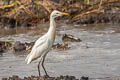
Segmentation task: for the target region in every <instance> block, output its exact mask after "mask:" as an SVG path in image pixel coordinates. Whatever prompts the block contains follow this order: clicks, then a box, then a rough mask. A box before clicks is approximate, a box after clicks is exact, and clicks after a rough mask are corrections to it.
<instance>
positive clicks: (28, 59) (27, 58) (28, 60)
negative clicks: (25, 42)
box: [25, 54, 31, 64]
mask: <svg viewBox="0 0 120 80" xmlns="http://www.w3.org/2000/svg"><path fill="white" fill-rule="evenodd" d="M25 62H26V63H27V64H30V62H31V57H30V54H28V56H27V57H26V59H25Z"/></svg>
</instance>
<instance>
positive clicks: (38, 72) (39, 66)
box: [38, 60, 41, 77]
mask: <svg viewBox="0 0 120 80" xmlns="http://www.w3.org/2000/svg"><path fill="white" fill-rule="evenodd" d="M40 62H41V60H40V61H39V63H38V73H39V77H40Z"/></svg>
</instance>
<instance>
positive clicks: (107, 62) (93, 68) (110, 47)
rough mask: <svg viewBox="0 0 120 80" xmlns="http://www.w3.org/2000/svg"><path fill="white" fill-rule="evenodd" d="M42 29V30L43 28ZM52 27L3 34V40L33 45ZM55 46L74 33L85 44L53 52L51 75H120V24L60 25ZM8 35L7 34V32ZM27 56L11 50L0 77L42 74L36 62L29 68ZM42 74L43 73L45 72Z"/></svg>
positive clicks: (47, 64) (0, 68) (2, 59)
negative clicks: (33, 42)
mask: <svg viewBox="0 0 120 80" xmlns="http://www.w3.org/2000/svg"><path fill="white" fill-rule="evenodd" d="M39 26H40V27H39ZM47 26H48V24H45V25H38V27H36V28H33V29H28V28H27V29H25V28H21V29H19V30H18V33H17V34H16V32H15V30H12V31H11V30H5V31H3V32H1V35H0V36H1V38H0V40H6V41H7V40H14V41H21V42H31V41H35V40H37V39H38V38H39V37H40V36H41V35H43V34H44V33H45V32H47V30H48V27H47ZM58 26H59V27H57V36H56V41H55V43H62V40H61V37H62V35H63V34H65V33H66V34H72V35H74V36H77V37H79V38H80V39H81V40H82V42H80V43H77V42H75V43H72V44H70V45H69V46H70V47H71V48H70V49H69V50H66V51H58V50H51V51H50V52H49V54H48V55H47V57H46V60H45V67H46V69H47V71H48V74H49V75H50V76H59V75H73V76H76V77H77V78H79V77H81V76H89V77H91V78H104V77H116V76H119V74H120V33H119V32H120V31H119V30H120V29H119V26H120V24H114V25H113V24H98V25H73V24H69V25H68V24H60V23H58ZM6 32H7V33H6ZM24 60H25V55H22V56H17V55H15V54H13V52H12V51H11V50H10V51H8V52H6V53H3V56H2V57H0V78H2V77H9V76H12V75H19V76H20V77H24V76H31V75H38V72H37V64H38V61H37V60H36V61H34V62H32V63H31V64H29V65H27V64H25V62H24ZM42 74H43V75H44V73H43V70H42Z"/></svg>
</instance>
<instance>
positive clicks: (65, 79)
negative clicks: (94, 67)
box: [2, 75, 88, 80]
mask: <svg viewBox="0 0 120 80" xmlns="http://www.w3.org/2000/svg"><path fill="white" fill-rule="evenodd" d="M2 80H79V79H76V78H75V77H74V76H60V77H47V76H40V77H38V76H31V77H24V79H21V78H19V76H16V75H14V76H12V77H9V78H3V79H2ZM80 80H88V79H83V78H81V79H80Z"/></svg>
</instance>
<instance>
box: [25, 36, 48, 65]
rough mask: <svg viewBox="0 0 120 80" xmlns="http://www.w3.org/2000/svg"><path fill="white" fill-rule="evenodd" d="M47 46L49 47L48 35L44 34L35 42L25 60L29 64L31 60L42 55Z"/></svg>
mask: <svg viewBox="0 0 120 80" xmlns="http://www.w3.org/2000/svg"><path fill="white" fill-rule="evenodd" d="M47 48H48V38H47V36H43V37H41V38H39V39H38V40H37V41H36V42H35V44H34V46H33V48H32V50H31V52H30V53H29V54H28V56H27V57H26V59H25V62H27V64H29V63H30V62H32V61H33V60H35V59H36V58H38V57H40V56H41V55H42V54H43V53H44V52H45V50H46V49H47Z"/></svg>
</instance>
